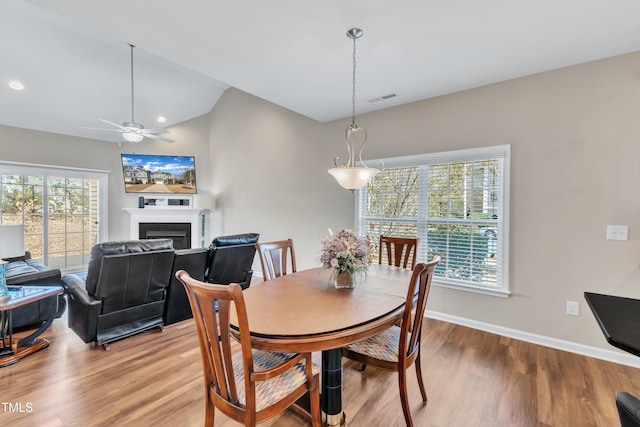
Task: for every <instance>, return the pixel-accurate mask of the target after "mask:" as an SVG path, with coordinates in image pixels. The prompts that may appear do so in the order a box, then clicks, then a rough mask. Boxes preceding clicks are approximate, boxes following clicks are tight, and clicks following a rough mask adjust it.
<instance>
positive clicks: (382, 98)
mask: <svg viewBox="0 0 640 427" xmlns="http://www.w3.org/2000/svg"><path fill="white" fill-rule="evenodd" d="M396 96H398V95H397V94H395V93H390V94H389V95H382V96H379V97H377V98H373V99H370V100H369V102H378V101H386V100H387V99H391V98H395V97H396Z"/></svg>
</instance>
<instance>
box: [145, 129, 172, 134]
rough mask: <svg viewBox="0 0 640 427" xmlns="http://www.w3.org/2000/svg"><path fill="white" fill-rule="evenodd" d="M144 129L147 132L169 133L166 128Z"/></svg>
mask: <svg viewBox="0 0 640 427" xmlns="http://www.w3.org/2000/svg"><path fill="white" fill-rule="evenodd" d="M144 131H145V132H147V133H169V131H168V130H166V129H145V130H144Z"/></svg>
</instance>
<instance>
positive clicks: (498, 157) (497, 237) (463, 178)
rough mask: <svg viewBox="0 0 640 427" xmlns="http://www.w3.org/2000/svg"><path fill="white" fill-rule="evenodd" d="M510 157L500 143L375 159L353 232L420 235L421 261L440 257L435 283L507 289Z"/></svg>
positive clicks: (497, 291) (483, 289)
mask: <svg viewBox="0 0 640 427" xmlns="http://www.w3.org/2000/svg"><path fill="white" fill-rule="evenodd" d="M509 155H510V149H509V146H497V147H488V148H482V149H472V150H460V151H453V152H447V153H437V154H427V155H421V156H409V157H401V158H392V159H382V160H380V161H378V162H383V164H384V168H383V169H382V171H381V173H380V174H378V175H377V176H375V177H374V178H373V179H372V180H371V182H370V183H369V184H368V185H367V186H366V187H364V188H363V189H361V190H359V191H358V196H357V197H356V231H357V233H358V234H360V235H366V236H367V237H368V238H369V239H370V240H371V241H372V242H374V243H376V244H378V242H379V238H380V235H386V236H398V237H418V238H420V245H419V248H418V262H423V261H427V260H429V259H431V257H432V256H433V254H434V253H439V254H440V255H441V256H442V261H441V262H440V264H439V265H438V267H437V268H436V271H435V273H434V283H436V284H439V285H442V286H448V287H454V288H458V289H467V290H474V291H477V292H482V293H489V294H496V295H500V296H506V295H508V293H509V285H508V249H507V247H508V224H509V221H508V206H509V204H508V191H509V185H508V183H509ZM375 162H376V161H373V162H372V163H375ZM383 257H384V254H383ZM374 258H375V259H376V261H375V262H377V253H376V254H375V255H374Z"/></svg>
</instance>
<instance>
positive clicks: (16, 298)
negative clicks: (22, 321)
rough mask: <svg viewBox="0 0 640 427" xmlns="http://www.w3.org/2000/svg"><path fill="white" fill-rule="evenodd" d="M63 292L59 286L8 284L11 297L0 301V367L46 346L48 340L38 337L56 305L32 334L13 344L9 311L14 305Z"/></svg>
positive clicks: (46, 326)
mask: <svg viewBox="0 0 640 427" xmlns="http://www.w3.org/2000/svg"><path fill="white" fill-rule="evenodd" d="M63 292H64V291H63V289H62V287H61V286H9V294H10V295H11V298H9V300H7V301H4V302H0V368H3V367H5V366H9V365H13V364H14V363H17V362H18V361H19V360H20V359H22V358H23V357H26V356H28V355H30V354H32V353H35V352H36V351H38V350H42V349H43V348H47V347H48V346H49V341H47V340H45V339H43V338H38V337H39V336H40V335H41V334H42V333H43V332H44V331H46V330H47V329H48V328H49V326H51V323H52V322H53V319H54V317H55V315H56V307H55V305H53V306H52V307H51V313H50V314H49V317H48V318H47V320H46V321H45V322H43V323H42V325H41V326H40V327H39V328H38V329H37V330H36V331H34V332H33V333H32V334H30V335H29V336H26V337H24V338H22V339H20V340H18V341H17V342H16V343H15V344H14V342H13V325H12V321H11V311H12V310H13V309H14V308H16V307H20V306H23V305H26V304H30V303H32V302H34V301H38V300H41V299H44V298H48V297H51V296H54V295H60V294H62V293H63Z"/></svg>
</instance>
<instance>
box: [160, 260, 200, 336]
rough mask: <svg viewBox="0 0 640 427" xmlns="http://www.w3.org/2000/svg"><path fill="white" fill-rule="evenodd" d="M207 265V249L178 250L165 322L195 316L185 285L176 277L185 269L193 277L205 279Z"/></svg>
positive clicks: (174, 321)
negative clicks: (178, 272)
mask: <svg viewBox="0 0 640 427" xmlns="http://www.w3.org/2000/svg"><path fill="white" fill-rule="evenodd" d="M206 266H207V249H181V250H177V251H176V254H175V257H174V259H173V268H172V269H171V281H170V283H169V287H168V288H167V303H166V304H165V308H164V324H165V325H170V324H172V323H176V322H180V321H182V320H186V319H190V318H191V317H193V314H192V313H191V306H190V305H189V298H188V297H187V294H186V292H185V291H184V286H182V283H180V281H179V280H178V279H177V278H176V276H175V274H176V272H177V271H179V270H184V271H186V272H188V273H189V275H190V276H191V277H194V278H197V279H198V280H201V281H203V280H204V271H205V268H206Z"/></svg>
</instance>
